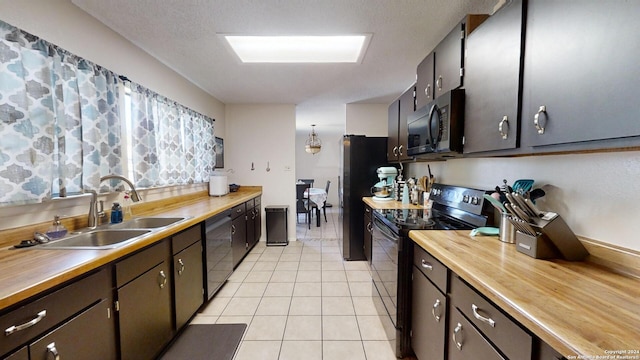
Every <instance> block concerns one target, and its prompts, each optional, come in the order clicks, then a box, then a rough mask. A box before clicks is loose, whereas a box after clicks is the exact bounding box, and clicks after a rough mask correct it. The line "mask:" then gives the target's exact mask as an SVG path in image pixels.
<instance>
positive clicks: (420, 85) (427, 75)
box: [416, 52, 436, 109]
mask: <svg viewBox="0 0 640 360" xmlns="http://www.w3.org/2000/svg"><path fill="white" fill-rule="evenodd" d="M435 58H436V56H435V54H434V53H433V52H431V53H429V55H427V56H426V57H425V58H424V59H423V60H422V61H421V62H420V64H418V77H417V80H416V109H420V108H423V107H425V106H426V105H427V104H428V103H430V102H431V101H433V99H434V97H433V94H434V85H433V81H434V80H433V79H434V75H433V74H434V71H435V68H434V66H435Z"/></svg>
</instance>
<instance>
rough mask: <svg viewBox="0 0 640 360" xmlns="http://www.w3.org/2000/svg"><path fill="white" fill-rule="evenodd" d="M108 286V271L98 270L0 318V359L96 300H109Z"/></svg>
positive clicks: (109, 286)
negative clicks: (0, 333) (0, 337)
mask: <svg viewBox="0 0 640 360" xmlns="http://www.w3.org/2000/svg"><path fill="white" fill-rule="evenodd" d="M111 286H112V285H111V276H110V272H109V271H107V269H102V270H100V271H98V272H97V273H95V274H93V275H90V276H88V277H86V278H83V279H81V280H78V281H76V282H73V283H71V284H69V285H67V286H65V287H63V288H62V289H60V290H57V291H55V292H53V293H51V294H49V295H47V296H44V297H42V298H40V299H37V300H34V301H33V302H30V303H29V304H26V305H24V306H22V307H20V308H18V309H16V310H13V311H11V312H9V313H7V314H5V315H2V317H0V329H2V330H4V334H3V335H1V336H2V341H0V356H2V354H5V353H7V352H8V351H10V350H12V349H15V348H17V347H18V346H19V345H21V344H24V343H26V342H27V341H29V340H31V339H33V338H35V337H37V336H38V335H40V334H42V333H43V332H45V331H47V330H48V329H50V328H51V327H53V326H55V325H56V324H59V323H61V322H62V321H64V320H65V319H68V318H69V317H71V316H73V315H74V314H77V313H78V312H80V311H81V310H82V309H85V308H87V307H89V306H90V305H91V304H93V303H95V302H97V301H98V300H99V299H101V298H105V297H109V296H110V292H111ZM30 322H32V323H33V325H32V326H26V327H25V328H24V329H23V330H17V328H19V327H20V326H19V325H23V324H28V323H30ZM14 326H15V327H14ZM8 333H9V334H8Z"/></svg>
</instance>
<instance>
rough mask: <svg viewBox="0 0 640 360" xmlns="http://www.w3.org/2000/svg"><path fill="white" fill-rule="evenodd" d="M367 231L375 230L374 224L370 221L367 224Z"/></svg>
mask: <svg viewBox="0 0 640 360" xmlns="http://www.w3.org/2000/svg"><path fill="white" fill-rule="evenodd" d="M367 231H368V232H373V224H372V223H371V222H369V223H368V224H367Z"/></svg>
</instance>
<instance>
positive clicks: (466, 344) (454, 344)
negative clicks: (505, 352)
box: [447, 308, 504, 360]
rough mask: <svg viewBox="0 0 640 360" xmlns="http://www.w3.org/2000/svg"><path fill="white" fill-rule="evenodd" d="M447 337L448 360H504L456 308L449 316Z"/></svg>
mask: <svg viewBox="0 0 640 360" xmlns="http://www.w3.org/2000/svg"><path fill="white" fill-rule="evenodd" d="M449 336H450V337H449V338H450V344H449V351H448V357H447V359H449V360H469V359H474V360H504V358H503V357H502V356H501V355H500V354H499V353H498V352H497V351H496V350H495V349H494V348H493V346H491V344H490V343H489V342H488V341H487V340H486V339H485V338H484V337H483V336H482V334H480V332H479V331H478V330H476V328H475V327H474V326H473V325H471V323H470V322H469V321H467V319H466V318H465V317H464V315H462V314H461V313H460V311H458V309H456V308H452V309H451V312H450V314H449Z"/></svg>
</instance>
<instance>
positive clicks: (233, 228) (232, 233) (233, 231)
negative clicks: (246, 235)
mask: <svg viewBox="0 0 640 360" xmlns="http://www.w3.org/2000/svg"><path fill="white" fill-rule="evenodd" d="M235 234H236V226H235V225H231V235H235Z"/></svg>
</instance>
